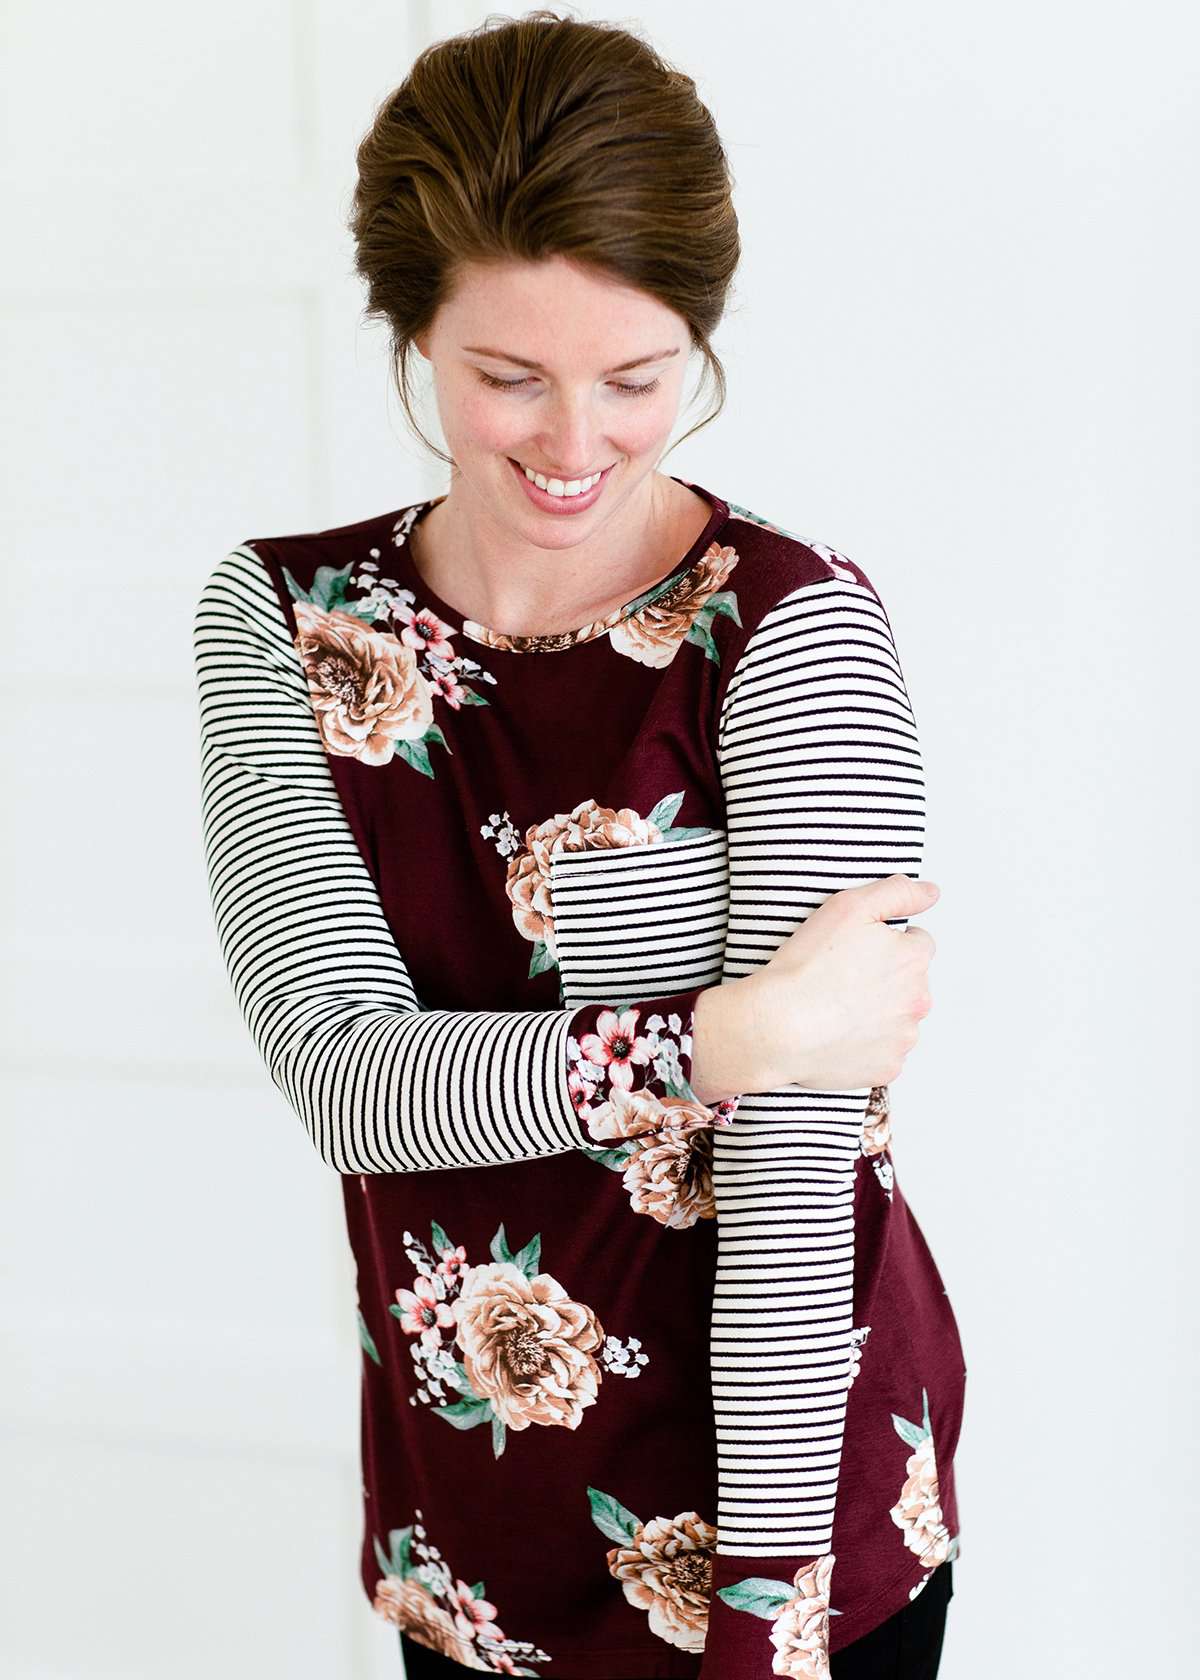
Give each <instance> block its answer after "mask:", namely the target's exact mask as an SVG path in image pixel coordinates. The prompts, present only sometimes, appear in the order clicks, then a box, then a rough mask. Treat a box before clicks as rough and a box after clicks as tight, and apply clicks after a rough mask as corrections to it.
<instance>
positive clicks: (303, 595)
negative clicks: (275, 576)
mask: <svg viewBox="0 0 1200 1680" xmlns="http://www.w3.org/2000/svg"><path fill="white" fill-rule="evenodd" d="M280 569H281V571H282V572H283V581H284V582H285V583H286V584H287V586H288V594H289V595H290V596H291V597H292V600H293V601H307V602H308V604H309V606H312V604H313V601H312V596H311V595H310V594H309V593H308V591H307V590H305V589H301V587H300V585H299V584H298V583H297V582H296V580H295V578H294V577H293V576H292V574H291V572H289V571H288V569H287V567H286V566H283V567H281V568H280Z"/></svg>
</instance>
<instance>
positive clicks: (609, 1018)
mask: <svg viewBox="0 0 1200 1680" xmlns="http://www.w3.org/2000/svg"><path fill="white" fill-rule="evenodd" d="M640 1013H641V1011H640V1010H637V1009H624V1010H622V1011H621V1013H620V1014H619V1015H618V1014H617V1012H616V1010H615V1009H602V1010H601V1011H600V1013H599V1015H598V1016H597V1017H596V1029H597V1030H596V1031H595V1032H594V1033H584V1035H583V1037H582V1038H581V1039H580V1041H579V1046H580V1049H581V1050H582V1051H583V1053H584V1055H585V1056H586V1057H587V1059H588V1061H589V1062H593V1063H595V1065H596V1066H597V1067H602V1068H606V1069H607V1071H608V1081H609V1084H610V1085H619V1086H621V1087H622V1089H623V1090H626V1091H629V1090H632V1088H633V1070H634V1067H635V1066H637V1067H645V1066H646V1064H647V1063H648V1062H649V1060H650V1058H651V1056H652V1055H653V1051H652V1050H651V1048H650V1042H649V1040H648V1039H645V1038H639V1037H638V1036H637V1018H638V1015H639V1014H640Z"/></svg>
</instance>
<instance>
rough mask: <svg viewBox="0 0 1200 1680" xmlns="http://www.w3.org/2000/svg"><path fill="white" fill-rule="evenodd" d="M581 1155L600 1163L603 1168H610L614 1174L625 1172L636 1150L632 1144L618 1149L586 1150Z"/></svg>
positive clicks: (624, 1144) (622, 1145)
mask: <svg viewBox="0 0 1200 1680" xmlns="http://www.w3.org/2000/svg"><path fill="white" fill-rule="evenodd" d="M581 1153H582V1154H584V1155H587V1156H589V1157H590V1158H591V1159H592V1160H593V1161H599V1163H600V1165H601V1166H602V1167H610V1168H611V1169H612V1171H613V1172H624V1171H625V1168H626V1167H627V1166H628V1165H629V1161H630V1157H631V1156H633V1155H634V1154H636V1150H635V1149H634V1148H633V1146H632V1145H631V1144H628V1143H623V1144H621V1146H620V1148H618V1149H584V1150H582V1151H581Z"/></svg>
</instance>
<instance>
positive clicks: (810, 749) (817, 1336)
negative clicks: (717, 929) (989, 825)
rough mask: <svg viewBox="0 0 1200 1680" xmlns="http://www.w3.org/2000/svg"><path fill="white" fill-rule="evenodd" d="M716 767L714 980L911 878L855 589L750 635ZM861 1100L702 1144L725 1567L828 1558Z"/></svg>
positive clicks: (906, 787)
mask: <svg viewBox="0 0 1200 1680" xmlns="http://www.w3.org/2000/svg"><path fill="white" fill-rule="evenodd" d="M718 759H719V763H720V770H721V779H722V784H723V787H724V790H725V796H726V801H727V812H728V825H729V921H728V931H727V942H726V949H725V965H724V973H723V978H724V979H727V980H731V979H737V978H740V977H741V976H743V975H746V974H749V973H751V972H752V971H753V970H754V969H755V968H757V967H758V966H760V965H761V964H762V963H764V962H766V961H767V960H768V959H769V958H770V957H771V956H772V955H773V954H774V952H775V951H776V950H777V949H778V948H779V946H780V945H781V944H782V943H783V941H784V940H785V939H786V938H787V937H788V935H790V934H791V933H793V932H794V931H795V930H796V928H797V927H799V926H800V925H801V924H802V923H803V922H804V921H805V919H806V918H807V916H808V914H809V912H810V911H811V910H813V909H815V908H816V907H817V906H818V905H819V904H820V903H821V902H822V900H824V899H825V898H827V897H828V896H829V895H830V894H831V893H834V892H837V891H840V890H841V889H842V888H844V887H852V886H857V885H860V884H861V883H863V882H865V881H871V880H877V879H879V878H880V877H883V876H887V875H891V874H909V875H916V874H918V873H919V870H920V864H921V855H922V848H923V843H924V777H923V771H922V766H921V758H920V752H919V747H918V743H917V730H916V722H915V719H914V717H913V712H912V708H911V706H910V704H909V699H908V695H907V692H906V689H905V684H904V678H903V675H902V672H901V669H900V662H899V659H898V657H897V654H896V649H895V646H894V644H893V640H892V634H891V630H890V627H889V624H888V620H887V615H886V613H885V612H884V610H883V608H882V606H881V605H880V603H879V601H878V598H877V597H876V595H875V594H874V592H873V591H872V590H871V589H870V588H869V587H867V586H866V585H864V584H862V583H860V582H858V581H857V580H855V581H843V580H840V579H831V580H828V581H818V582H815V583H809V584H806V585H804V586H802V587H801V588H798V589H796V590H795V591H793V592H792V593H791V594H790V595H788V596H786V597H785V598H784V599H783V600H782V601H780V602H778V603H777V604H776V605H775V606H774V607H773V608H772V609H771V610H770V612H769V613H767V615H766V616H765V617H764V618H763V619H762V620H761V622H760V623H759V624H758V625H757V626H756V628H755V629H754V631H753V633H752V635H751V637H750V639H749V641H748V643H747V645H746V648H745V650H744V652H743V654H742V657H741V659H740V660H739V662H738V665H737V667H736V669H735V671H734V673H733V675H732V677H731V679H730V683H729V687H728V690H727V692H726V696H725V700H724V703H723V705H722V709H721V718H720V726H719V731H718ZM892 925H894V926H900V927H902V926H904V925H905V924H904V921H903V919H900V920H898V921H896V922H894V923H893V924H892ZM869 1097H870V1090H869V1088H863V1089H860V1090H849V1091H818V1090H812V1089H806V1088H802V1087H800V1086H798V1085H790V1086H785V1087H782V1088H781V1089H779V1090H777V1091H772V1092H770V1093H765V1094H747V1095H745V1096H743V1097H742V1099H741V1103H740V1105H739V1108H738V1111H737V1115H736V1118H735V1121H734V1124H733V1125H732V1126H730V1127H719V1128H718V1129H717V1130H716V1132H715V1133H714V1164H713V1188H714V1195H715V1200H716V1204H717V1229H718V1260H717V1278H716V1289H715V1296H714V1302H713V1315H712V1331H711V1358H712V1381H713V1407H714V1414H715V1419H716V1429H717V1447H718V1479H719V1508H718V1514H717V1529H718V1535H719V1539H718V1544H717V1551H718V1552H720V1553H723V1554H731V1555H738V1556H746V1557H768V1556H776V1555H791V1556H797V1555H803V1556H804V1557H811V1556H816V1555H819V1554H821V1553H825V1552H828V1551H829V1550H830V1547H831V1539H832V1531H833V1516H834V1505H835V1499H836V1494H837V1487H838V1475H839V1468H840V1462H841V1449H842V1435H843V1425H844V1421H845V1410H846V1397H847V1391H848V1383H849V1356H850V1331H851V1328H852V1305H853V1289H854V1175H855V1162H856V1160H857V1158H858V1156H859V1154H860V1149H861V1135H862V1126H863V1121H864V1117H865V1113H866V1107H867V1101H868V1099H869Z"/></svg>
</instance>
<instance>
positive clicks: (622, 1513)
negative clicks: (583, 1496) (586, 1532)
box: [587, 1487, 641, 1546]
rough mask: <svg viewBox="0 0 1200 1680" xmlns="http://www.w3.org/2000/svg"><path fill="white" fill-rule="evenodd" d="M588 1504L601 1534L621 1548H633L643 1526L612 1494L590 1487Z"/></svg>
mask: <svg viewBox="0 0 1200 1680" xmlns="http://www.w3.org/2000/svg"><path fill="white" fill-rule="evenodd" d="M587 1493H588V1504H589V1505H590V1506H591V1508H592V1521H593V1522H594V1523H595V1525H596V1527H597V1528H598V1529H599V1530H600V1532H601V1534H605V1535H607V1536H608V1538H609V1539H610V1540H615V1541H616V1542H617V1544H618V1545H619V1546H631V1545H632V1544H633V1537H634V1535H635V1534H636V1533H637V1531H638V1529H639V1528H640V1527H641V1524H640V1523H639V1522H638V1520H637V1518H636V1517H635V1516H634V1514H633V1512H632V1511H629V1510H627V1509H626V1508H625V1506H624V1505H622V1504H621V1502H620V1500H619V1499H614V1498H613V1496H612V1494H611V1493H601V1491H600V1489H599V1488H594V1487H590V1488H589V1489H588V1490H587Z"/></svg>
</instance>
